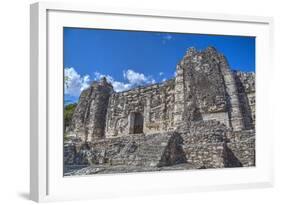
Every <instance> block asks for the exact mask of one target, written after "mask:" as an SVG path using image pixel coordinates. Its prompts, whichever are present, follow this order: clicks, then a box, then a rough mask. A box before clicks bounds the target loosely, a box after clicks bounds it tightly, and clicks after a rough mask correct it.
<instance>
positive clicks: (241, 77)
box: [234, 71, 256, 129]
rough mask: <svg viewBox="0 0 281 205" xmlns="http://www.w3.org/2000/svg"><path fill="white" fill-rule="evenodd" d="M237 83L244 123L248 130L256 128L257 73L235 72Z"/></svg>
mask: <svg viewBox="0 0 281 205" xmlns="http://www.w3.org/2000/svg"><path fill="white" fill-rule="evenodd" d="M234 76H235V81H236V85H237V90H238V96H239V101H240V107H241V111H242V115H243V122H244V126H245V128H246V129H253V128H254V127H255V119H256V115H255V111H256V106H255V105H256V100H255V97H256V95H255V91H256V89H255V73H252V72H250V73H246V72H239V71H236V72H234Z"/></svg>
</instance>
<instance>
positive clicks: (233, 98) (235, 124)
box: [219, 54, 244, 131]
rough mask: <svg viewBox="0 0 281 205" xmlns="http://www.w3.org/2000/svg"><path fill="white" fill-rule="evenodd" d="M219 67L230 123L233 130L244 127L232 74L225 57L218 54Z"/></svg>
mask: <svg viewBox="0 0 281 205" xmlns="http://www.w3.org/2000/svg"><path fill="white" fill-rule="evenodd" d="M219 60H220V69H221V72H222V74H223V77H224V82H225V87H226V92H227V93H228V95H229V96H228V97H229V105H228V106H229V108H228V109H229V118H230V124H231V127H232V129H233V130H234V131H238V130H242V129H244V123H243V116H242V112H241V109H240V106H239V98H238V92H237V87H236V83H235V79H234V76H233V74H232V72H231V70H230V69H229V66H228V63H227V60H226V58H225V57H224V56H223V55H221V54H220V55H219Z"/></svg>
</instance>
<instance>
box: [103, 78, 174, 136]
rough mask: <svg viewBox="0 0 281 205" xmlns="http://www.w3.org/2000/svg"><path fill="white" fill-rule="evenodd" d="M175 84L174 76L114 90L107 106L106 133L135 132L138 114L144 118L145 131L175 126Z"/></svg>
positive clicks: (170, 128)
mask: <svg viewBox="0 0 281 205" xmlns="http://www.w3.org/2000/svg"><path fill="white" fill-rule="evenodd" d="M174 85H175V83H174V79H171V80H168V81H166V82H164V83H162V84H154V85H151V86H147V87H138V88H135V89H132V90H129V91H126V92H120V93H113V94H112V95H111V97H110V100H109V105H108V110H107V117H106V130H105V132H106V133H105V135H106V137H117V136H121V135H127V134H133V133H134V125H135V123H136V121H135V120H136V118H137V116H138V118H140V117H141V118H142V120H143V128H142V129H143V131H142V132H143V133H145V134H149V133H157V132H163V131H168V130H173V128H174V124H173V123H174V121H173V119H174V116H173V114H174V113H173V112H174V100H175V99H174ZM139 121H140V119H139Z"/></svg>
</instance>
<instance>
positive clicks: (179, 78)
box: [174, 65, 185, 127]
mask: <svg viewBox="0 0 281 205" xmlns="http://www.w3.org/2000/svg"><path fill="white" fill-rule="evenodd" d="M184 100H185V99H184V76H183V68H182V67H181V66H180V65H177V69H176V79H175V107H174V125H175V127H178V126H179V125H181V124H182V122H183V113H184Z"/></svg>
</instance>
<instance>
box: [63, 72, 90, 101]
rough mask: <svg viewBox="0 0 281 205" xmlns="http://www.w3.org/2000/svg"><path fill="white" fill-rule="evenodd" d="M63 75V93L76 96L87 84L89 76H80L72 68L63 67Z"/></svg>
mask: <svg viewBox="0 0 281 205" xmlns="http://www.w3.org/2000/svg"><path fill="white" fill-rule="evenodd" d="M64 76H65V80H64V87H65V94H68V95H70V96H75V97H78V96H79V95H80V93H81V91H82V90H84V89H85V88H87V87H88V86H89V83H90V76H89V75H84V76H81V75H80V74H79V73H77V71H76V70H75V69H74V68H65V69H64Z"/></svg>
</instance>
